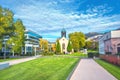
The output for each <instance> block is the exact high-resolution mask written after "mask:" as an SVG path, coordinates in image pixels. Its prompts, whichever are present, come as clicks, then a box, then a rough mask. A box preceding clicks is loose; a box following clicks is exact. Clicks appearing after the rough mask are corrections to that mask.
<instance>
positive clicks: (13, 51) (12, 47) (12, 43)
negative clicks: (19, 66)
mask: <svg viewBox="0 0 120 80" xmlns="http://www.w3.org/2000/svg"><path fill="white" fill-rule="evenodd" d="M14 45H15V44H14V43H12V48H13V46H14ZM12 52H13V56H14V50H12Z"/></svg>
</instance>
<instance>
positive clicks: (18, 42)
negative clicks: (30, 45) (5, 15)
mask: <svg viewBox="0 0 120 80" xmlns="http://www.w3.org/2000/svg"><path fill="white" fill-rule="evenodd" d="M24 34H25V27H24V25H23V23H22V21H21V20H19V19H18V20H17V21H16V22H15V23H14V36H12V37H10V39H9V40H8V44H9V45H11V44H14V45H12V50H13V51H15V52H16V53H21V51H22V47H24V45H25V44H24V41H25V36H24Z"/></svg>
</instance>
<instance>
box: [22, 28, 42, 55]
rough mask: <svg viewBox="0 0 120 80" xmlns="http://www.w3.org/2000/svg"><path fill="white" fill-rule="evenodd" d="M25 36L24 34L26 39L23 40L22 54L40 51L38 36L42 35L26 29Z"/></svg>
mask: <svg viewBox="0 0 120 80" xmlns="http://www.w3.org/2000/svg"><path fill="white" fill-rule="evenodd" d="M25 36H26V41H25V50H24V54H27V53H29V54H31V53H34V54H35V55H36V54H37V53H38V52H39V51H40V47H39V41H40V38H42V36H40V35H39V34H37V33H36V32H34V31H31V30H26V31H25Z"/></svg>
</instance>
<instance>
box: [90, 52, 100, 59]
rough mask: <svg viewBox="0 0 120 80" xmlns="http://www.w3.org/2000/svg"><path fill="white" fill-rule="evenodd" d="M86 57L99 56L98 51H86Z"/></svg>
mask: <svg viewBox="0 0 120 80" xmlns="http://www.w3.org/2000/svg"><path fill="white" fill-rule="evenodd" d="M88 57H89V58H93V57H99V53H98V52H88Z"/></svg>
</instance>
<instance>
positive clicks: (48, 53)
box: [42, 52, 54, 56]
mask: <svg viewBox="0 0 120 80" xmlns="http://www.w3.org/2000/svg"><path fill="white" fill-rule="evenodd" d="M42 55H43V56H53V55H54V53H52V52H44V53H42Z"/></svg>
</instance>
